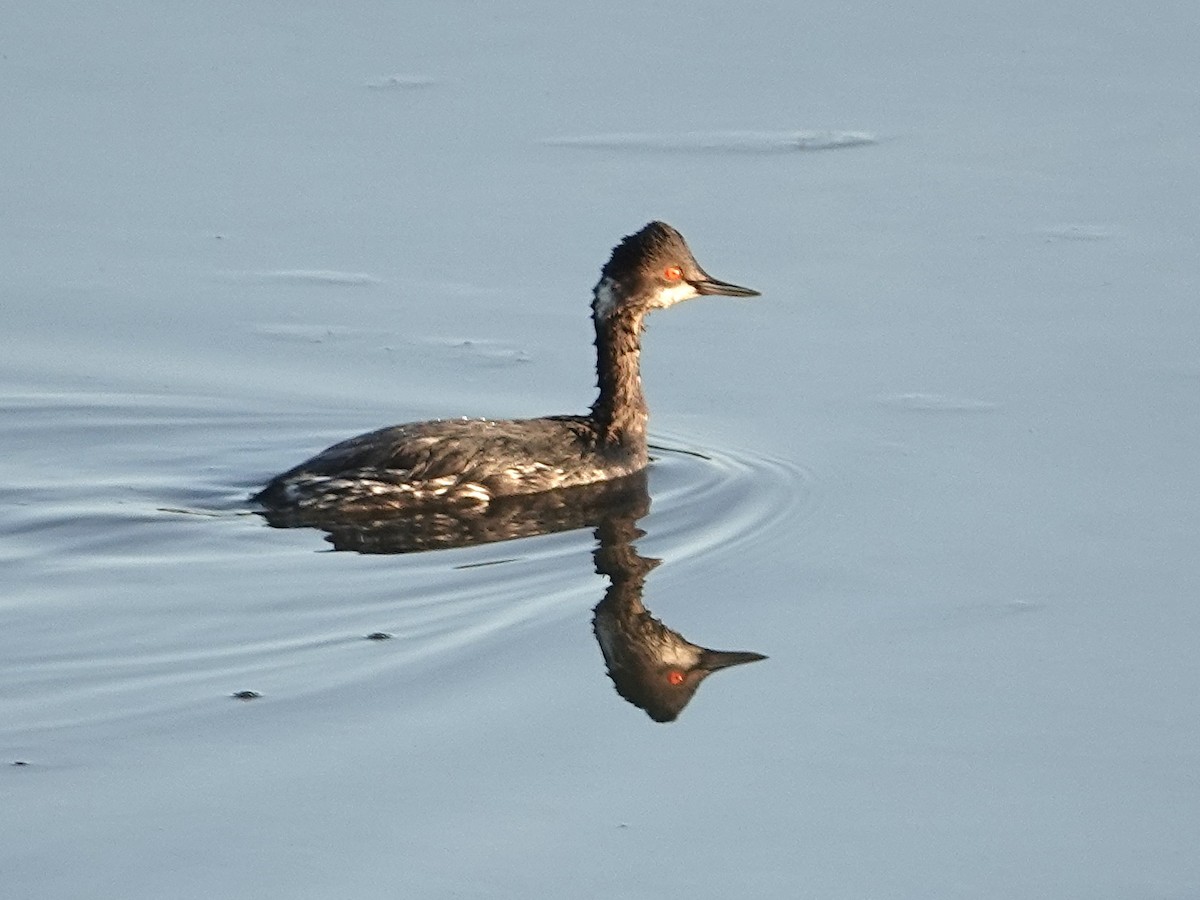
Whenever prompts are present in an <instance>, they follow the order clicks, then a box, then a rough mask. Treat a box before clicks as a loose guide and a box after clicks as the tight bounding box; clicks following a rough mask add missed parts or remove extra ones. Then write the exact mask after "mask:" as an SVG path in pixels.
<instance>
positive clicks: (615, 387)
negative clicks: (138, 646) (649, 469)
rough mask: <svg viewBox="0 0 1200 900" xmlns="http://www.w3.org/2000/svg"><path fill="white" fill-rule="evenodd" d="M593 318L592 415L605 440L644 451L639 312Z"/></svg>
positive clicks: (618, 313)
mask: <svg viewBox="0 0 1200 900" xmlns="http://www.w3.org/2000/svg"><path fill="white" fill-rule="evenodd" d="M595 322H596V380H597V382H598V384H599V386H600V395H599V396H598V397H597V398H596V402H595V403H593V404H592V418H593V419H595V420H596V424H597V425H598V426H599V428H600V433H601V435H602V436H603V438H604V441H605V443H607V444H617V445H621V446H624V447H628V448H629V449H632V450H634V451H635V452H641V453H645V448H646V421H647V419H648V418H649V411H648V410H647V408H646V398H645V397H644V396H643V394H642V374H641V365H640V362H641V352H642V346H641V335H642V314H641V313H637V312H625V311H611V310H610V311H608V314H607V315H602V314H600V313H599V312H598V313H597V315H596V316H595Z"/></svg>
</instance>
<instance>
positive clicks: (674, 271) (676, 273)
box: [663, 266, 683, 281]
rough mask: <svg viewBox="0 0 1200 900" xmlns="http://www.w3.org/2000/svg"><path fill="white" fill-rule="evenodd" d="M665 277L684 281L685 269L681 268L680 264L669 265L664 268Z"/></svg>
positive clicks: (669, 279)
mask: <svg viewBox="0 0 1200 900" xmlns="http://www.w3.org/2000/svg"><path fill="white" fill-rule="evenodd" d="M663 277H664V278H665V279H667V281H682V280H683V269H681V268H679V266H667V267H666V268H665V269H663Z"/></svg>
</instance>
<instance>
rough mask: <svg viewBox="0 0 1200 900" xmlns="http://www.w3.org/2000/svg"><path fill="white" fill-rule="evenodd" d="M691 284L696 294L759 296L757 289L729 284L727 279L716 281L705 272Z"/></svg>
mask: <svg viewBox="0 0 1200 900" xmlns="http://www.w3.org/2000/svg"><path fill="white" fill-rule="evenodd" d="M690 284H691V286H692V287H694V288H695V289H696V293H697V294H701V295H703V296H711V295H713V294H720V295H721V296H723V297H759V296H761V294H759V292H758V291H756V290H754V289H753V288H748V287H741V286H740V285H736V284H730V283H729V282H727V281H717V279H715V278H710V277H709V276H708V274H707V273H705V275H704V277H703V278H700V279H697V280H696V281H692V282H690Z"/></svg>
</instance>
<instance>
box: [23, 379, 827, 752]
mask: <svg viewBox="0 0 1200 900" xmlns="http://www.w3.org/2000/svg"><path fill="white" fill-rule="evenodd" d="M0 415H2V416H3V421H4V422H5V424H4V426H3V437H4V440H5V444H6V446H7V447H8V448H9V463H10V467H11V470H12V472H13V477H12V479H11V481H10V482H9V484H8V485H7V486H4V487H3V488H0V503H2V505H3V509H4V512H3V515H2V516H0V560H2V561H3V562H4V564H5V567H6V571H7V573H8V591H7V592H6V595H5V597H4V598H2V600H0V611H2V612H3V614H4V620H5V628H4V630H3V632H0V679H2V680H3V682H4V683H5V684H6V685H7V688H8V689H7V691H6V694H5V697H4V698H3V699H0V736H3V735H7V736H8V737H10V738H17V737H18V736H19V739H20V740H21V741H22V744H21V746H23V747H28V748H30V750H29V755H32V756H34V757H36V756H37V755H38V753H37V751H38V748H39V746H43V745H42V744H40V743H39V741H41V740H44V739H48V738H47V736H48V735H50V734H54V733H61V732H63V730H64V729H65V730H66V731H68V732H72V731H79V732H80V733H81V734H82V733H85V732H86V733H91V732H93V731H94V730H95V729H101V730H109V731H110V732H112V733H117V734H119V733H122V731H123V730H124V729H126V728H128V727H129V724H130V722H131V721H132V720H135V719H136V720H142V721H151V722H157V723H161V724H162V726H163V727H170V723H171V722H172V721H177V720H178V718H179V717H187V718H194V717H195V716H198V715H202V716H213V715H216V716H228V715H238V714H243V715H244V714H246V713H245V711H246V710H249V709H259V708H263V709H266V708H276V705H277V704H279V703H286V702H289V700H290V701H292V702H299V701H301V700H302V698H311V697H313V696H314V695H328V696H333V695H334V694H336V692H338V691H344V690H355V689H360V688H363V686H365V685H366V684H368V683H371V682H372V681H376V680H384V681H388V682H390V681H392V680H395V679H397V678H401V679H410V680H411V679H414V678H417V679H419V678H421V673H422V672H424V673H430V672H433V671H442V670H443V669H444V667H446V666H448V665H454V666H457V667H458V668H459V670H465V671H469V670H470V669H471V667H472V666H474V665H477V663H476V662H475V660H477V659H478V657H479V655H480V653H481V650H482V649H483V648H485V647H487V646H489V645H492V644H495V643H497V642H503V641H506V640H510V639H511V635H512V634H513V633H514V630H516V631H517V632H520V631H521V630H522V629H525V628H528V627H530V626H531V625H536V624H537V623H546V622H551V621H558V620H562V621H568V620H569V621H571V622H574V620H576V619H578V620H579V629H580V634H581V635H586V634H589V631H588V625H587V621H588V618H587V611H588V610H589V609H590V608H591V606H592V605H594V604H595V603H596V602H597V601H598V600H599V598H600V596H601V595H602V593H603V591H604V589H605V584H606V582H605V579H603V578H601V577H600V576H598V575H596V574H595V571H594V563H593V559H592V552H593V550H594V549H595V536H594V534H593V533H592V530H591V528H584V529H579V530H576V531H567V532H561V533H557V534H547V535H543V536H539V537H532V538H522V539H519V540H514V541H508V542H503V543H493V544H487V545H484V546H475V547H462V548H458V549H452V550H445V551H438V552H431V553H419V554H408V555H404V556H378V555H372V556H363V555H360V554H357V553H333V552H327V551H328V550H329V549H330V547H329V544H328V543H326V542H325V540H324V538H323V535H322V533H321V532H318V531H315V530H312V529H283V530H281V529H273V528H269V527H268V526H267V525H266V524H265V523H264V522H263V521H262V520H261V519H260V518H259V517H258V516H257V515H255V514H254V513H253V512H252V510H251V508H250V507H249V505H248V503H247V501H246V499H245V498H246V497H247V496H248V495H249V493H250V492H251V490H252V489H253V488H254V487H255V485H256V483H257V482H258V480H259V479H261V478H265V477H266V476H267V475H269V474H270V472H271V471H273V469H274V468H275V467H276V466H277V465H278V464H279V460H281V459H287V458H290V456H289V455H296V453H297V452H298V448H302V447H304V446H305V445H306V442H311V441H312V440H313V431H314V426H313V422H312V420H311V417H306V418H305V420H303V421H302V420H301V419H300V418H299V417H296V418H289V419H282V420H278V419H277V420H274V421H273V420H272V419H270V418H269V417H267V416H264V415H262V414H259V413H256V412H254V411H251V410H247V409H245V408H244V407H239V406H237V405H236V404H233V403H230V402H228V401H224V400H222V399H220V398H209V397H179V396H163V395H155V394H119V393H107V394H88V393H87V392H77V393H59V394H43V395H29V396H20V397H15V396H10V397H8V398H0ZM332 418H334V417H332V416H331V419H332ZM344 426H345V422H344V420H343V419H338V420H337V421H331V422H330V423H329V424H328V427H327V429H320V431H322V432H324V431H326V430H327V431H328V432H329V434H331V435H333V436H335V437H336V435H337V434H338V433H340V430H341V429H342V428H344ZM657 443H658V446H656V447H655V448H654V449H653V450H652V456H653V459H654V462H653V464H652V467H651V472H650V478H649V485H650V494H651V502H650V513H649V515H647V516H645V517H644V518H642V519H641V520H640V521H639V522H638V527H639V528H640V529H642V530H644V531H646V533H647V537H646V542H647V544H651V543H652V551H653V555H655V556H660V557H663V558H666V559H668V560H670V561H672V562H676V563H678V562H685V561H687V560H696V559H698V558H700V557H706V558H708V559H712V558H713V557H718V558H719V557H720V556H722V555H724V554H731V553H737V552H738V551H739V548H741V547H743V546H744V545H745V543H746V542H753V541H756V540H760V539H762V538H763V537H764V536H766V535H769V534H770V533H771V532H772V530H773V529H775V528H777V527H778V526H779V525H780V523H781V522H783V521H784V520H785V519H787V518H789V517H792V516H796V515H800V514H802V513H803V512H804V510H805V509H806V508H810V507H811V499H812V495H813V491H812V482H813V480H812V478H811V477H810V476H809V474H808V473H807V472H805V471H804V470H802V469H800V468H799V467H797V466H794V465H792V464H790V463H786V462H784V461H781V460H776V459H769V458H764V457H761V456H757V455H754V454H750V453H739V452H732V451H725V450H716V449H713V448H710V447H705V446H698V445H695V444H692V443H689V442H688V441H687V440H686V439H684V438H681V437H676V436H660V437H659V439H658V442H657ZM648 552H649V548H648ZM573 629H574V626H573V625H572V628H571V630H572V632H573ZM376 632H384V633H387V634H389V635H391V636H392V638H393V639H392V640H387V641H374V640H367V639H366V636H367V635H369V634H372V633H376ZM598 674H599V673H592V672H583V673H580V674H579V677H581V678H590V677H596V676H597V675H598ZM422 683H431V682H430V681H429V679H428V678H426V679H425V681H424V682H422ZM241 691H256V692H258V693H260V694H261V695H262V699H261V700H257V701H256V702H255V703H254V704H250V705H249V706H242V705H241V704H236V703H234V702H233V701H231V700H230V699H229V698H230V697H231V696H233V695H234V694H236V693H238V692H241ZM239 711H241V712H239ZM39 735H40V736H41V737H39ZM23 752H24V751H23Z"/></svg>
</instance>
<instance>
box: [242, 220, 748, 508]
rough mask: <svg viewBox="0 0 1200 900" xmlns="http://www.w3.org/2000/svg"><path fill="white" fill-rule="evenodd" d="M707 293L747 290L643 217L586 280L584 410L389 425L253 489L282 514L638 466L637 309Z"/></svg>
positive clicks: (531, 484) (518, 489)
mask: <svg viewBox="0 0 1200 900" xmlns="http://www.w3.org/2000/svg"><path fill="white" fill-rule="evenodd" d="M711 294H721V295H724V296H727V297H757V296H758V291H754V290H751V289H750V288H745V287H739V286H738V285H736V284H728V283H726V282H724V281H718V280H716V279H715V278H712V277H710V276H709V275H708V273H707V272H705V271H704V270H703V269H702V268H700V265H699V263H697V262H696V259H695V257H693V256H692V251H691V250H689V249H688V245H687V243H686V242H685V241H684V239H683V236H682V235H681V234H680V233H679V232H678V231H676V230H675V229H674V228H672V227H671V226H670V225H667V224H666V223H664V222H651V223H650V224H649V225H647V226H646V227H645V228H643V229H642V230H641V231H639V232H638V233H637V234H631V235H629V236H627V237H625V238H624V239H623V240H622V241H621V243H619V244H618V245H617V246H616V247H615V248H614V249H613V252H612V256H611V257H610V258H609V260H608V262H607V263H606V264H605V266H604V268H603V269H602V270H601V272H600V280H599V282H597V284H596V286H595V288H594V289H593V297H592V319H593V321H594V323H595V326H596V373H597V381H598V383H599V388H600V393H599V396H598V397H597V398H596V402H595V403H593V404H592V408H591V411H590V412H589V413H588V414H587V415H584V416H547V417H545V418H541V419H506V420H489V419H437V420H434V421H429V422H411V423H408V424H405V425H393V426H392V427H390V428H382V429H380V430H378V431H372V432H369V433H367V434H362V435H359V436H358V437H354V438H350V439H349V440H345V441H342V442H341V443H339V444H334V445H333V446H332V447H330V448H328V449H327V450H323V451H322V452H320V453H318V454H317V455H316V456H314V457H313V458H312V459H309V460H307V461H306V462H302V463H301V464H300V465H298V466H296V467H295V468H294V469H289V470H288V471H286V472H284V473H283V474H282V475H277V476H276V477H275V478H273V479H271V481H270V483H268V484H267V486H266V487H265V488H263V490H262V491H261V492H259V493H258V494H256V495H255V497H254V499H255V500H256V501H258V502H259V503H261V504H263V506H265V507H267V509H268V510H271V511H273V512H278V513H283V514H295V515H299V516H304V515H306V514H316V515H317V516H320V517H329V516H341V515H346V516H355V515H360V514H379V513H382V512H387V511H402V510H405V509H410V508H414V507H420V506H428V505H429V504H474V505H479V504H487V503H488V502H490V501H491V500H492V499H493V498H495V497H503V496H510V495H515V494H535V493H539V492H541V491H547V490H553V489H556V488H565V487H572V486H575V485H582V484H591V483H594V482H598V481H607V480H610V479H615V478H621V477H624V476H626V475H630V474H632V473H634V472H639V471H641V470H642V469H644V468H645V467H646V465H647V463H648V462H649V454H648V452H647V448H646V420H647V418H648V415H649V411H648V410H647V408H646V400H645V398H644V397H643V396H642V377H641V372H640V369H639V355H640V353H641V333H642V329H643V327H644V324H643V320H644V318H645V316H646V314H647V313H649V312H650V311H651V310H655V309H665V308H666V307H668V306H673V305H674V304H676V303H680V302H682V301H684V300H690V299H692V298H693V297H700V296H706V295H711Z"/></svg>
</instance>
